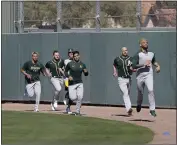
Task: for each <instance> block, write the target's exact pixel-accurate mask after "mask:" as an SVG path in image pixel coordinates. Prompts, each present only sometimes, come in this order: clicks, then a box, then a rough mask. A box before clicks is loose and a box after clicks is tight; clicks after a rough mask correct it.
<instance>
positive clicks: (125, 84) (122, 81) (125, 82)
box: [118, 77, 131, 112]
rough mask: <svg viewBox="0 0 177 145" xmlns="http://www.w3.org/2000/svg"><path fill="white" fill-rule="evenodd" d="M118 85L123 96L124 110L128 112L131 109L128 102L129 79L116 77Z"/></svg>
mask: <svg viewBox="0 0 177 145" xmlns="http://www.w3.org/2000/svg"><path fill="white" fill-rule="evenodd" d="M118 84H119V87H120V90H121V92H122V94H123V100H124V103H125V108H126V110H127V112H128V111H129V109H130V108H131V101H130V96H129V95H130V86H131V79H130V78H122V77H118Z"/></svg>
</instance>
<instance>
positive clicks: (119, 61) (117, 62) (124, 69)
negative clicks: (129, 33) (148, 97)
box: [113, 55, 132, 78]
mask: <svg viewBox="0 0 177 145" xmlns="http://www.w3.org/2000/svg"><path fill="white" fill-rule="evenodd" d="M131 60H132V58H131V57H130V56H126V57H124V56H122V55H121V56H119V57H116V58H115V59H114V63H113V65H114V66H115V68H116V69H117V72H118V76H119V77H123V78H130V77H131V75H132V71H131V70H130V66H131Z"/></svg>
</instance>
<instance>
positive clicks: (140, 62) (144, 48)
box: [132, 38, 160, 117]
mask: <svg viewBox="0 0 177 145" xmlns="http://www.w3.org/2000/svg"><path fill="white" fill-rule="evenodd" d="M139 44H140V51H139V52H138V53H137V54H136V55H135V56H134V57H133V65H132V66H133V68H135V69H137V74H136V79H137V89H138V98H137V107H136V110H137V112H140V111H141V104H142V102H143V91H144V86H145V85H146V87H147V89H148V99H149V104H150V106H149V109H150V114H151V115H152V116H154V117H156V116H157V115H156V112H155V98H154V89H153V69H152V65H154V66H155V67H156V72H157V73H159V72H160V65H159V64H158V63H157V61H156V58H155V54H154V52H152V51H148V41H147V40H146V39H144V38H143V39H141V40H140V42H139Z"/></svg>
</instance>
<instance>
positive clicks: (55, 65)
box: [45, 59, 64, 78]
mask: <svg viewBox="0 0 177 145" xmlns="http://www.w3.org/2000/svg"><path fill="white" fill-rule="evenodd" d="M45 67H46V68H47V69H49V70H50V73H51V74H52V77H55V78H60V77H62V74H61V73H60V71H59V68H63V67H64V60H63V59H60V60H58V61H56V60H54V59H53V60H50V61H48V62H47V63H46V65H45Z"/></svg>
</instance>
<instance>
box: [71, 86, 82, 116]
mask: <svg viewBox="0 0 177 145" xmlns="http://www.w3.org/2000/svg"><path fill="white" fill-rule="evenodd" d="M68 90H69V97H70V99H71V100H72V101H75V100H76V112H77V113H79V112H80V108H81V105H82V99H83V95H84V87H83V83H78V84H75V85H70V86H69V87H68Z"/></svg>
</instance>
